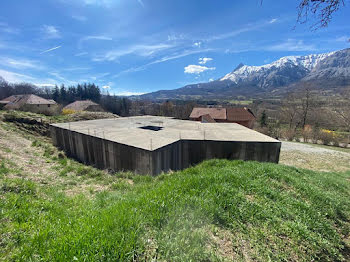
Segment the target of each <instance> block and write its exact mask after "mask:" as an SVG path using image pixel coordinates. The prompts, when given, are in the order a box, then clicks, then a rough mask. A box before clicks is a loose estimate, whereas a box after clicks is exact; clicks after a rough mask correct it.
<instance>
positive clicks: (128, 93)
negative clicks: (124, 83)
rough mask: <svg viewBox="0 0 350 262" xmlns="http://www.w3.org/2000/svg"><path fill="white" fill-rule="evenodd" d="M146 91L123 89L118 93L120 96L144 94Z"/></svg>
mask: <svg viewBox="0 0 350 262" xmlns="http://www.w3.org/2000/svg"><path fill="white" fill-rule="evenodd" d="M143 94H145V93H143V92H131V91H121V92H117V93H116V95H118V96H139V95H143Z"/></svg>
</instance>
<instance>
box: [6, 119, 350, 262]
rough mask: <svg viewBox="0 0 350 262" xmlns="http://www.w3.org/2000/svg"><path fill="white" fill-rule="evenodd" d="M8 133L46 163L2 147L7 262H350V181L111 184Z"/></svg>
mask: <svg viewBox="0 0 350 262" xmlns="http://www.w3.org/2000/svg"><path fill="white" fill-rule="evenodd" d="M0 128H6V132H7V133H6V134H8V136H6V139H17V140H19V138H20V137H19V136H18V137H16V136H13V137H11V136H10V135H9V134H10V133H11V134H12V133H13V135H20V136H25V137H26V138H27V139H29V141H32V142H31V143H30V145H29V147H26V148H25V150H26V154H28V155H30V156H31V157H32V158H33V160H32V161H33V162H35V161H39V160H40V161H43V160H44V162H47V163H48V166H47V174H48V175H47V176H46V177H45V174H42V173H43V172H42V171H41V172H40V173H38V174H36V175H35V176H33V175H32V174H30V173H28V172H30V171H31V170H32V169H26V166H23V165H21V164H20V163H18V159H16V161H13V160H14V159H15V155H19V154H20V152H18V151H16V150H17V149H16V148H1V147H0V222H1V223H0V247H1V251H2V252H0V260H22V261H28V260H34V261H36V260H44V261H67V260H78V261H80V260H85V261H96V260H97V261H98V260H101V261H102V260H103V261H106V260H113V261H115V260H121V261H131V260H133V259H134V260H138V261H144V260H145V261H150V260H152V259H157V260H160V261H162V260H167V261H222V260H228V261H230V260H231V261H232V260H234V261H239V260H242V261H267V260H273V261H276V260H280V261H283V260H284V261H311V260H321V261H327V260H328V261H337V260H340V261H341V260H346V259H350V257H349V246H350V243H349V242H350V238H349V235H350V222H349V221H350V173H335V172H334V173H322V172H314V171H309V170H305V169H297V168H293V167H287V166H283V165H275V164H262V163H256V162H241V161H226V160H211V161H206V162H204V163H202V164H200V165H198V166H196V167H193V168H189V169H186V170H184V171H181V172H176V173H173V174H164V175H162V176H159V177H156V178H153V177H148V176H137V175H131V174H130V173H118V174H115V175H109V174H107V173H105V172H103V171H99V170H96V169H94V168H91V167H85V166H83V165H82V164H79V163H77V162H75V161H72V160H70V159H67V158H65V157H63V158H62V157H61V158H59V157H58V155H59V152H58V151H57V150H56V149H54V148H53V147H52V146H51V145H49V144H48V143H47V142H46V140H45V139H42V138H40V137H35V136H33V135H30V134H26V133H24V131H18V130H16V129H15V128H16V127H15V126H14V125H12V124H11V123H3V122H2V123H1V121H0ZM2 134H5V133H2ZM0 139H1V138H0ZM0 142H1V141H0ZM0 144H1V143H0ZM44 167H45V166H44ZM49 168H50V169H49ZM36 176H40V179H35V177H36ZM50 180H55V181H56V182H55V181H52V183H51V182H50ZM87 181H89V182H88V183H87ZM86 184H87V185H88V186H89V187H90V190H79V188H85V186H87V185H86ZM72 187H73V189H74V190H73V191H74V192H75V193H74V194H70V193H69V192H71V191H69V190H71V189H72ZM96 188H101V189H102V190H96Z"/></svg>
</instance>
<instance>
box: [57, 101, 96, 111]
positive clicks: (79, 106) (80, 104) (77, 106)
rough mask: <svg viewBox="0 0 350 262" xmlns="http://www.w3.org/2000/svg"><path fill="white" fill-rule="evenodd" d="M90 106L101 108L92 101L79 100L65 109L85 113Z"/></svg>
mask: <svg viewBox="0 0 350 262" xmlns="http://www.w3.org/2000/svg"><path fill="white" fill-rule="evenodd" d="M89 106H99V104H97V103H95V102H92V101H91V100H77V101H75V102H73V103H70V104H69V105H66V106H65V107H64V108H63V109H71V110H76V111H84V110H85V109H87V108H88V107H89Z"/></svg>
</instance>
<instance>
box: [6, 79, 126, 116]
mask: <svg viewBox="0 0 350 262" xmlns="http://www.w3.org/2000/svg"><path fill="white" fill-rule="evenodd" d="M23 94H34V95H38V96H41V97H43V98H46V99H53V100H55V101H56V102H57V103H58V104H60V105H62V106H65V105H67V104H70V103H72V102H74V101H77V100H91V101H94V102H96V103H98V104H100V105H101V106H102V107H103V108H104V109H105V110H106V111H108V112H111V113H113V114H117V115H120V116H129V111H130V108H131V101H130V100H129V99H128V98H126V97H118V96H116V95H110V94H109V93H108V92H107V94H106V95H103V94H102V93H101V90H100V88H99V87H98V86H97V85H96V84H94V83H83V84H77V85H75V86H74V85H72V86H65V85H63V84H62V85H61V86H57V85H56V86H55V87H53V88H50V87H45V88H41V87H37V86H35V85H33V84H30V83H8V82H7V81H5V80H4V79H3V78H1V77H0V100H1V99H4V98H6V97H9V96H12V95H23Z"/></svg>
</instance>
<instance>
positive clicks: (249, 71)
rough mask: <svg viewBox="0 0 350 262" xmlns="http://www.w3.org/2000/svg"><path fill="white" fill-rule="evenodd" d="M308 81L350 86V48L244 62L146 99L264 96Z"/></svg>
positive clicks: (326, 86) (148, 95) (149, 95)
mask: <svg viewBox="0 0 350 262" xmlns="http://www.w3.org/2000/svg"><path fill="white" fill-rule="evenodd" d="M305 82H315V83H316V82H317V84H318V85H319V86H320V83H321V85H322V87H320V88H330V89H334V88H337V87H338V85H341V86H344V85H350V48H347V49H343V50H339V51H333V52H329V53H322V54H310V55H305V56H284V57H281V58H280V59H278V60H276V61H273V62H272V63H270V64H265V65H261V66H249V65H244V64H242V63H240V64H239V65H238V66H237V67H236V68H235V69H234V70H233V71H231V72H230V73H228V74H226V75H225V76H223V77H221V78H219V79H217V80H215V81H211V82H207V83H198V84H191V85H187V86H184V87H181V88H178V89H173V90H159V91H156V92H152V93H148V94H144V95H141V96H140V98H142V99H151V100H158V99H159V100H163V99H184V100H187V99H200V98H203V99H206V98H208V99H211V98H222V97H226V98H230V97H235V96H240V95H243V96H247V97H254V96H264V95H267V96H268V95H270V94H272V93H275V92H287V91H291V90H292V89H293V88H295V87H298V86H300V85H303V83H305Z"/></svg>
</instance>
